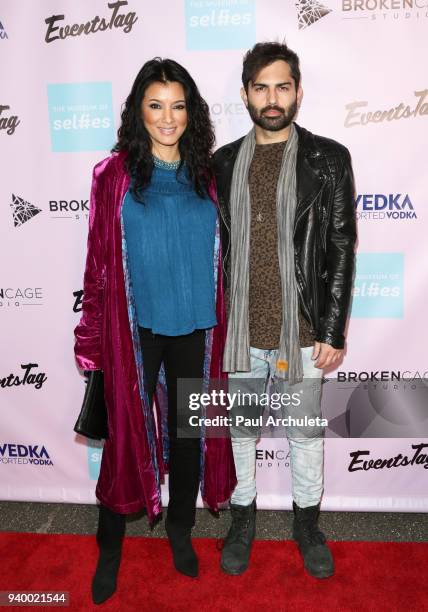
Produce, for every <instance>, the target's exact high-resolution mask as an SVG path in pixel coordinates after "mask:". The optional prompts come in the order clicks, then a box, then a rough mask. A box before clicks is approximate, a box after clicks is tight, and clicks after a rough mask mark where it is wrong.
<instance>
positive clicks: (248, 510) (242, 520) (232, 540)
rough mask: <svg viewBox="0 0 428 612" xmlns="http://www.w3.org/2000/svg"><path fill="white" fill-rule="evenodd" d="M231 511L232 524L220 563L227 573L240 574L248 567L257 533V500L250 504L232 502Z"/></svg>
mask: <svg viewBox="0 0 428 612" xmlns="http://www.w3.org/2000/svg"><path fill="white" fill-rule="evenodd" d="M230 512H231V514H232V524H231V526H230V529H229V531H228V534H227V536H226V538H225V540H224V545H223V551H222V553H221V563H220V564H221V568H222V569H223V570H224V571H225V572H226V573H227V574H233V575H234V576H238V575H239V574H242V573H243V572H245V570H246V569H247V567H248V563H249V560H250V553H251V546H252V544H253V540H254V537H255V535H256V500H255V499H254V500H253V501H252V502H251V504H250V505H249V506H238V505H236V504H230Z"/></svg>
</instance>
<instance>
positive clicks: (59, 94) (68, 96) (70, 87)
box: [48, 82, 115, 152]
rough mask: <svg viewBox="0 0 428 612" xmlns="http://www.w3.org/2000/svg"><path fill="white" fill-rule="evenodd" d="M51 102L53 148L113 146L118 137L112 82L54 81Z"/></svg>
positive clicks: (49, 91)
mask: <svg viewBox="0 0 428 612" xmlns="http://www.w3.org/2000/svg"><path fill="white" fill-rule="evenodd" d="M48 103H49V122H50V131H51V142H52V151H55V152H62V151H107V150H109V149H111V147H112V145H113V144H114V141H115V131H114V125H113V101H112V86H111V83H109V82H99V83H97V82H96V83H52V84H49V85H48Z"/></svg>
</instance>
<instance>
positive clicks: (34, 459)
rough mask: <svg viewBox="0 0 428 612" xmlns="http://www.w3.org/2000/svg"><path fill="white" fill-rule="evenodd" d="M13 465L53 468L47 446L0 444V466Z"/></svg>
mask: <svg viewBox="0 0 428 612" xmlns="http://www.w3.org/2000/svg"><path fill="white" fill-rule="evenodd" d="M8 463H13V464H15V465H38V466H44V467H46V466H52V465H53V462H52V459H51V458H50V455H49V453H48V451H47V450H46V447H45V446H41V445H40V444H16V443H14V444H12V443H10V442H0V465H4V464H8Z"/></svg>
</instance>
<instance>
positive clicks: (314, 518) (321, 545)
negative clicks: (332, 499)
mask: <svg viewBox="0 0 428 612" xmlns="http://www.w3.org/2000/svg"><path fill="white" fill-rule="evenodd" d="M293 512H294V522H293V538H294V540H295V541H296V542H297V545H298V547H299V550H300V552H301V554H302V557H303V562H304V565H305V569H306V571H307V572H308V573H309V574H310V575H311V576H314V577H315V578H328V577H329V576H332V575H333V574H334V563H333V557H332V554H331V552H330V550H329V548H328V547H327V545H326V538H325V535H324V534H323V532H322V531H320V530H319V529H318V516H319V513H320V505H319V504H317V505H316V506H310V507H309V508H299V506H298V505H297V504H296V503H295V502H293Z"/></svg>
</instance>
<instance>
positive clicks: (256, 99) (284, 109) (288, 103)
mask: <svg viewBox="0 0 428 612" xmlns="http://www.w3.org/2000/svg"><path fill="white" fill-rule="evenodd" d="M302 94H303V92H302V90H301V88H300V87H299V90H298V91H296V84H295V82H294V79H293V77H292V76H291V71H290V66H289V65H288V64H287V62H284V61H283V60H278V61H276V62H273V64H270V65H269V66H266V67H265V68H263V69H262V70H260V72H259V73H258V74H257V75H256V77H255V80H254V82H253V81H250V82H249V84H248V94H247V93H246V92H245V89H243V88H242V89H241V96H242V99H243V101H244V103H245V105H246V107H247V109H248V112H249V113H250V117H251V119H252V120H253V122H254V123H255V124H256V125H258V126H259V127H261V128H262V129H264V130H267V131H270V132H278V131H279V130H283V129H284V128H286V127H288V126H289V125H290V123H291V122H292V121H293V118H294V116H295V114H296V113H297V109H298V106H299V104H300V100H301V98H302Z"/></svg>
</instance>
